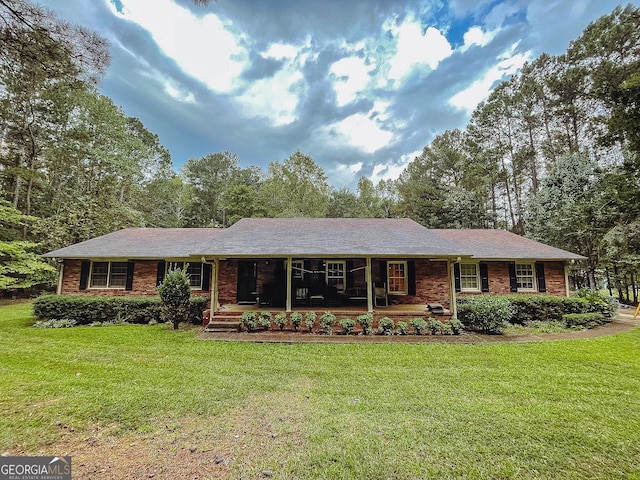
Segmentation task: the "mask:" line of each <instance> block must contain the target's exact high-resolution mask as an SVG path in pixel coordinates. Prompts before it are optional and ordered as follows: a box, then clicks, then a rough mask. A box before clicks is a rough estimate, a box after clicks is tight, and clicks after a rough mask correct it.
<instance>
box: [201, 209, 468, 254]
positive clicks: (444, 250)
mask: <svg viewBox="0 0 640 480" xmlns="http://www.w3.org/2000/svg"><path fill="white" fill-rule="evenodd" d="M194 253H195V254H196V255H206V254H215V255H219V256H225V255H229V256H239V255H241V256H258V255H265V256H276V255H282V256H340V255H352V256H359V255H360V256H363V255H380V256H426V255H429V256H436V257H437V256H458V255H464V254H465V252H464V250H463V249H462V248H460V247H459V246H458V245H456V244H454V243H451V242H450V241H448V240H446V239H444V238H442V237H439V236H437V235H435V234H433V233H432V232H431V231H430V230H428V229H427V228H425V227H423V226H422V225H420V224H418V223H416V222H414V221H413V220H410V219H407V218H244V219H242V220H240V221H239V222H238V223H236V224H234V225H233V226H232V227H230V228H228V229H226V231H225V232H224V233H222V234H221V235H219V236H218V237H216V238H215V239H214V240H212V241H211V242H210V243H208V244H202V245H201V246H200V248H199V250H197V251H195V252H194Z"/></svg>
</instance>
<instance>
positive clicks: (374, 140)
mask: <svg viewBox="0 0 640 480" xmlns="http://www.w3.org/2000/svg"><path fill="white" fill-rule="evenodd" d="M319 133H320V135H323V136H325V137H327V141H328V142H332V143H336V141H337V142H340V143H343V144H346V145H350V146H352V147H356V148H359V149H360V150H362V151H363V152H365V153H374V152H375V151H377V150H380V149H381V148H382V147H384V146H385V145H387V144H389V142H391V140H392V139H393V133H391V132H389V131H387V130H383V129H382V128H381V127H380V126H379V125H378V122H377V121H376V120H375V119H371V118H369V116H368V115H365V114H364V113H356V114H353V115H351V116H349V117H347V118H345V119H343V120H340V121H339V122H335V123H332V124H331V125H328V126H326V127H324V128H322V129H320V132H319Z"/></svg>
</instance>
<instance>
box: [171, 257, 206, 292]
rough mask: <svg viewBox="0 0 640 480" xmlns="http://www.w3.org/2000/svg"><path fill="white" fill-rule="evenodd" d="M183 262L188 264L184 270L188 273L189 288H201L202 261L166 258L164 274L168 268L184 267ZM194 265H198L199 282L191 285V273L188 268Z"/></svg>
mask: <svg viewBox="0 0 640 480" xmlns="http://www.w3.org/2000/svg"><path fill="white" fill-rule="evenodd" d="M185 263H186V264H188V265H189V267H188V268H187V270H186V273H187V274H188V275H189V288H191V290H202V285H203V284H204V264H203V263H202V262H189V261H184V260H166V261H165V269H164V274H165V276H166V275H167V274H168V273H169V271H170V270H175V269H176V268H179V269H180V270H182V269H184V264H185ZM195 265H200V283H198V284H195V285H193V284H191V276H192V273H190V272H189V269H190V268H193V267H194V266H195Z"/></svg>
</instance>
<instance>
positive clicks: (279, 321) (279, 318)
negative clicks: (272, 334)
mask: <svg viewBox="0 0 640 480" xmlns="http://www.w3.org/2000/svg"><path fill="white" fill-rule="evenodd" d="M273 323H275V324H276V325H278V328H279V329H280V331H282V330H284V327H285V325H286V324H287V314H286V313H284V312H280V313H277V314H276V316H275V317H274V318H273Z"/></svg>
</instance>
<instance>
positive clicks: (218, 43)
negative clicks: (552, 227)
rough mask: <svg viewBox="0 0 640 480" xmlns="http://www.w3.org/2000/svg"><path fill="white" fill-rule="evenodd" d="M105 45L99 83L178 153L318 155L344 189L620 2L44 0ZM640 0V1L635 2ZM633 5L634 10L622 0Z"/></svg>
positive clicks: (562, 46)
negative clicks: (106, 61)
mask: <svg viewBox="0 0 640 480" xmlns="http://www.w3.org/2000/svg"><path fill="white" fill-rule="evenodd" d="M38 3H39V4H41V5H43V6H45V7H47V8H49V9H51V10H53V11H54V13H55V14H56V15H57V16H58V17H59V18H62V19H64V20H67V21H69V22H71V23H73V24H78V25H83V26H85V27H87V28H90V29H92V30H94V31H96V32H97V33H99V34H100V35H101V36H103V37H104V38H106V39H107V40H108V41H109V43H110V53H111V64H110V66H109V68H108V70H107V74H106V76H105V77H104V78H103V80H102V82H101V84H100V86H99V90H100V92H101V93H103V94H104V95H107V96H108V97H110V98H111V99H112V100H113V101H114V103H115V104H116V105H118V106H120V107H121V108H122V109H123V110H124V112H125V113H126V114H127V115H128V116H132V117H137V118H139V119H140V120H141V121H142V123H143V124H144V125H145V127H146V128H147V129H148V130H150V131H151V132H153V133H156V134H157V135H158V136H159V138H160V142H161V143H162V145H164V146H165V147H166V148H167V149H168V150H169V151H170V152H171V156H172V159H173V163H174V166H175V168H176V170H179V168H180V166H181V165H182V164H183V163H184V162H185V161H187V160H188V159H190V158H201V157H203V156H205V155H206V154H208V153H216V152H223V151H229V152H233V153H235V154H237V155H238V156H239V158H240V167H242V168H245V167H248V166H250V165H257V166H259V167H261V168H262V169H263V170H264V171H265V172H266V170H267V167H268V165H269V163H270V162H273V161H283V160H285V159H286V158H288V157H289V156H290V155H291V154H292V153H294V152H295V151H297V150H300V151H301V152H303V153H305V154H307V155H310V156H311V157H312V158H313V159H314V160H315V161H316V163H318V164H319V165H320V166H321V167H322V168H323V169H324V171H325V173H326V174H327V177H328V181H329V184H330V185H332V186H333V187H335V188H342V187H347V188H351V189H354V187H355V185H356V184H357V181H358V179H359V178H360V177H362V176H364V177H367V178H369V179H371V180H372V181H373V182H374V183H377V182H378V181H379V180H381V179H385V180H386V179H395V178H397V177H398V175H400V173H401V172H402V171H403V170H404V168H405V167H406V165H407V164H408V163H409V162H411V161H412V160H413V159H414V158H415V157H416V156H417V155H419V154H420V153H421V152H422V149H423V148H424V147H425V146H427V145H429V143H430V142H431V141H432V140H433V138H434V137H435V136H436V135H438V134H441V133H443V132H445V131H446V130H450V129H454V128H461V129H463V128H464V127H465V126H466V125H467V122H468V120H469V118H470V115H471V113H472V112H473V110H474V108H475V107H476V106H477V105H478V103H479V102H481V101H483V100H485V99H486V98H487V97H488V95H489V93H490V92H491V90H492V88H495V87H496V86H497V85H498V84H499V83H500V82H501V81H503V80H508V79H509V78H510V77H511V76H512V75H514V74H516V73H517V72H518V71H519V69H520V68H521V67H522V65H523V64H524V63H525V62H527V61H532V60H534V59H535V58H537V57H538V56H539V55H540V54H541V53H543V52H546V53H549V54H551V55H559V54H562V53H564V52H565V51H566V50H567V48H568V46H569V42H570V41H571V40H574V39H576V38H578V37H579V36H580V34H581V33H582V31H583V30H584V28H585V27H586V26H587V25H588V24H589V23H590V22H592V21H594V20H596V19H597V18H598V17H600V16H602V15H604V14H607V13H610V12H611V11H612V10H613V9H614V8H615V7H616V5H618V3H616V2H613V1H610V0H580V1H577V0H574V1H570V0H449V1H446V0H423V1H416V0H322V1H318V0H268V1H265V0H217V1H212V2H210V4H209V6H206V7H203V6H196V5H194V4H193V2H192V1H191V0H39V1H38ZM632 3H634V4H635V3H637V2H635V1H634V2H632ZM626 4H627V2H624V3H623V5H626Z"/></svg>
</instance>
